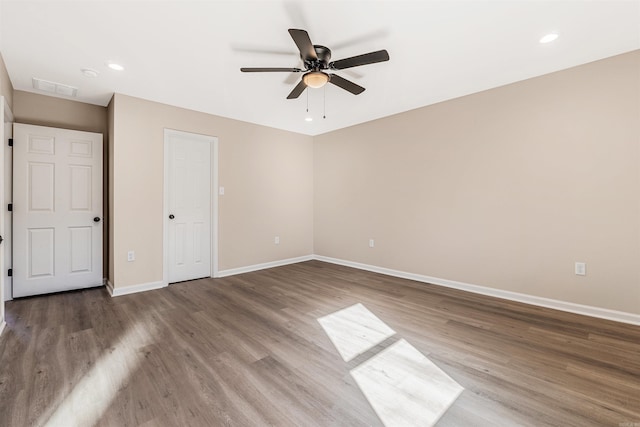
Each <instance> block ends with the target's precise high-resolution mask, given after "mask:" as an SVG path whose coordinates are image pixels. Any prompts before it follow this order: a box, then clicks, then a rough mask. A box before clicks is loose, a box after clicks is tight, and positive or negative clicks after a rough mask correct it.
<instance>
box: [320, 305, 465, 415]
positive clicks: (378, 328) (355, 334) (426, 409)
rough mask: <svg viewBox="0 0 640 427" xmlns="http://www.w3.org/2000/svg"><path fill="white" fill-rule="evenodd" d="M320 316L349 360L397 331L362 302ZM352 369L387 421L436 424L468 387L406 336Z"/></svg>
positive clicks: (379, 413)
mask: <svg viewBox="0 0 640 427" xmlns="http://www.w3.org/2000/svg"><path fill="white" fill-rule="evenodd" d="M318 322H320V325H321V326H322V328H323V329H324V330H325V332H326V333H327V335H328V336H329V338H330V339H331V341H332V342H333V344H334V345H335V347H336V349H337V350H338V352H339V353H340V355H341V356H342V358H343V359H344V361H345V362H348V361H350V360H352V359H354V358H355V357H356V356H358V355H361V354H364V353H365V352H367V351H369V350H371V349H373V348H374V347H376V345H378V344H380V343H382V342H383V341H385V340H386V339H388V338H389V337H392V336H393V335H394V334H395V332H394V331H393V330H392V329H391V328H389V327H388V326H387V325H386V324H385V323H384V322H383V321H382V320H380V319H379V318H377V317H376V316H375V315H374V314H373V313H371V312H370V311H369V310H367V308H366V307H365V306H364V305H362V304H356V305H353V306H351V307H348V308H345V309H343V310H340V311H337V312H335V313H332V314H329V315H327V316H324V317H322V318H319V319H318ZM375 351H378V349H376V350H373V352H375ZM367 356H369V355H365V356H363V357H367ZM358 361H359V360H358ZM356 363H357V362H356ZM350 373H351V376H352V377H353V378H354V380H355V381H356V383H357V384H358V387H360V390H361V391H362V393H363V394H364V395H365V397H366V398H367V400H368V401H369V403H370V404H371V407H372V408H373V410H374V411H375V412H376V414H377V415H378V418H379V419H380V421H382V423H383V424H384V425H385V426H387V427H391V426H394V427H396V426H432V425H434V424H435V423H436V422H437V421H438V420H439V419H440V417H442V415H444V413H445V412H446V411H447V409H448V408H449V407H450V406H451V405H452V404H453V402H455V400H456V399H457V398H458V396H460V393H462V391H463V390H464V388H463V387H462V386H461V385H460V384H458V383H457V382H455V381H454V380H453V379H452V378H451V377H449V376H448V375H447V374H446V373H445V372H443V371H442V370H441V369H440V368H438V366H436V365H435V364H434V363H433V362H431V361H430V360H429V359H428V358H426V357H425V356H424V355H423V354H422V353H420V351H418V350H417V349H416V348H415V347H413V346H412V345H411V344H409V343H408V342H407V341H405V340H404V339H399V340H398V341H396V342H395V343H393V344H391V345H390V346H388V347H386V348H384V349H382V350H379V351H378V352H377V353H375V354H373V355H372V356H371V357H369V358H368V359H367V360H365V361H363V362H362V363H360V364H359V365H358V366H356V367H354V368H353V369H351V371H350Z"/></svg>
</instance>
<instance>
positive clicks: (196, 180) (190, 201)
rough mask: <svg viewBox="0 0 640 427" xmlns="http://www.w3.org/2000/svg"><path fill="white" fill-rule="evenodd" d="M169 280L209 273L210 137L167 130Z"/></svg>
mask: <svg viewBox="0 0 640 427" xmlns="http://www.w3.org/2000/svg"><path fill="white" fill-rule="evenodd" d="M166 138H167V139H168V157H169V158H168V171H167V173H168V192H169V195H168V196H169V200H168V201H169V206H168V208H169V209H168V210H169V222H168V228H169V230H168V232H169V260H168V261H169V283H174V282H181V281H184V280H191V279H199V278H202V277H210V276H211V145H212V138H211V137H206V136H202V135H195V134H189V133H185V132H177V131H167V133H166Z"/></svg>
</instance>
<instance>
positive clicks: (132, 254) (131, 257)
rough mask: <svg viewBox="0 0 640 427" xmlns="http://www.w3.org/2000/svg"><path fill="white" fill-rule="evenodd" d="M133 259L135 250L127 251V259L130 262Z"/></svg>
mask: <svg viewBox="0 0 640 427" xmlns="http://www.w3.org/2000/svg"><path fill="white" fill-rule="evenodd" d="M135 260H136V252H135V251H129V252H127V261H129V262H131V261H135Z"/></svg>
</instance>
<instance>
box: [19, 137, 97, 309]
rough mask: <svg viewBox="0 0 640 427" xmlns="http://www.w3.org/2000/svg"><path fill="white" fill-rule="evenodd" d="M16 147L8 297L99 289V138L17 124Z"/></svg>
mask: <svg viewBox="0 0 640 427" xmlns="http://www.w3.org/2000/svg"><path fill="white" fill-rule="evenodd" d="M13 139H14V146H13V156H14V159H13V161H14V165H13V166H14V170H13V172H14V174H13V220H14V234H13V239H14V241H13V296H14V297H21V296H27V295H37V294H45V293H51V292H60V291H67V290H72V289H79V288H86V287H92V286H100V285H102V284H103V282H102V224H103V218H102V134H97V133H89V132H80V131H71V130H66V129H56V128H48V127H42V126H32V125H23V124H14V128H13Z"/></svg>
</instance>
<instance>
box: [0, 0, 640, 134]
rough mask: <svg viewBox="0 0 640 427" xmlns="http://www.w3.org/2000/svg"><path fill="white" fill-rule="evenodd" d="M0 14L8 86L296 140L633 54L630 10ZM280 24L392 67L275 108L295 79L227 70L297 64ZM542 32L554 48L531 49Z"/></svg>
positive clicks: (413, 6)
mask: <svg viewBox="0 0 640 427" xmlns="http://www.w3.org/2000/svg"><path fill="white" fill-rule="evenodd" d="M0 14H1V18H0V24H1V30H0V51H1V52H2V55H3V57H4V60H5V63H6V65H7V69H8V71H9V76H10V78H11V81H12V83H13V85H14V88H15V89H17V90H25V91H33V92H37V91H36V90H35V89H33V87H32V80H31V79H32V77H36V78H41V79H45V80H51V81H54V82H57V83H62V84H65V85H71V86H76V87H78V94H77V98H76V99H77V100H79V101H83V102H88V103H92V104H97V105H103V106H104V105H107V104H108V102H109V100H110V98H111V96H112V94H113V93H114V92H117V93H122V94H126V95H131V96H136V97H140V98H145V99H149V100H153V101H157V102H162V103H166V104H171V105H175V106H180V107H184V108H189V109H193V110H197V111H203V112H207V113H211V114H215V115H219V116H224V117H230V118H234V119H239V120H244V121H248V122H252V123H258V124H262V125H267V126H272V127H276V128H280V129H286V130H290V131H294V132H300V133H304V134H308V135H317V134H320V133H324V132H327V131H331V130H335V129H340V128H343V127H347V126H351V125H354V124H358V123H362V122H365V121H369V120H373V119H376V118H380V117H384V116H388V115H391V114H395V113H400V112H403V111H407V110H410V109H414V108H417V107H421V106H425V105H429V104H433V103H436V102H440V101H443V100H446V99H451V98H455V97H459V96H462V95H466V94H470V93H474V92H478V91H481V90H485V89H489V88H492V87H497V86H501V85H504V84H508V83H512V82H515V81H519V80H523V79H527V78H530V77H534V76H538V75H542V74H546V73H549V72H552V71H556V70H561V69H565V68H568V67H572V66H575V65H578V64H583V63H586V62H590V61H594V60H598V59H602V58H606V57H609V56H613V55H616V54H620V53H624V52H628V51H631V50H635V49H640V1H637V0H634V1H615V0H606V1H579V0H571V1H551V0H546V1H520V0H513V1H485V0H477V1H464V2H463V1H452V0H447V1H444V0H441V1H437V0H436V1H397V0H396V1H267V0H264V1H238V0H236V1H197V2H196V1H118V2H116V1H94V0H92V1H88V0H87V1H55V0H49V1H26V0H20V1H7V0H2V1H1V2H0ZM288 28H302V29H306V30H307V31H308V32H309V35H310V36H311V40H312V42H313V43H315V44H321V45H325V46H328V47H329V48H331V50H332V59H333V60H337V59H341V58H345V57H349V56H353V55H358V54H361V53H366V52H371V51H375V50H379V49H387V50H388V51H389V55H390V57H391V60H390V61H389V62H384V63H379V64H373V65H366V66H362V67H358V68H353V69H350V70H344V71H342V72H338V73H337V74H340V75H341V76H342V77H345V78H347V79H350V80H352V81H354V82H355V83H357V84H359V85H361V86H364V87H365V88H366V89H367V90H366V91H365V92H364V93H362V94H361V95H358V96H354V95H352V94H350V93H348V92H346V91H344V90H342V89H340V88H338V87H336V86H333V85H327V86H326V91H325V89H312V90H310V91H309V97H308V100H309V101H308V102H309V113H308V114H307V112H306V106H307V96H306V93H303V94H302V96H300V98H298V99H297V100H287V99H286V96H287V95H288V93H289V92H290V91H291V90H292V89H293V87H294V86H295V84H296V82H297V81H296V80H295V78H300V74H293V75H290V74H281V73H260V74H257V73H251V74H248V73H241V72H240V70H239V69H240V67H243V66H245V67H256V66H265V67H298V66H300V65H301V61H300V59H299V56H298V52H297V49H296V46H295V44H294V43H293V41H292V40H291V38H290V36H289V34H288V32H287V29H288ZM553 31H555V32H557V33H558V34H559V35H560V37H559V38H558V39H557V40H556V41H555V42H553V43H551V44H546V45H542V44H540V43H538V39H539V38H540V37H541V36H543V35H545V34H546V33H549V32H553ZM110 60H111V61H115V62H118V63H121V64H122V65H124V67H125V70H124V71H122V72H116V71H113V70H111V69H109V68H107V67H106V62H107V61H110ZM82 68H92V69H95V70H97V71H98V72H99V76H98V77H97V78H93V79H91V78H87V77H84V76H83V75H82V73H81V72H80V70H81V69H82ZM292 77H295V78H294V79H292ZM323 96H326V119H323V118H322V115H323ZM307 115H310V116H312V117H313V119H314V120H313V121H312V122H306V121H304V118H305V117H306V116H307Z"/></svg>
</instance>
